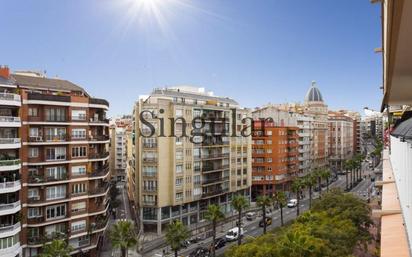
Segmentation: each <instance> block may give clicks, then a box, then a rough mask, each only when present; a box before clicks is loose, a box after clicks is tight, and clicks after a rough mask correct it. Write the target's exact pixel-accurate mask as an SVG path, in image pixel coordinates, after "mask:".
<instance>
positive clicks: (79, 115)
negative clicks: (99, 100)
mask: <svg viewBox="0 0 412 257" xmlns="http://www.w3.org/2000/svg"><path fill="white" fill-rule="evenodd" d="M72 120H86V110H72Z"/></svg>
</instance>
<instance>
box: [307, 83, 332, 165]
mask: <svg viewBox="0 0 412 257" xmlns="http://www.w3.org/2000/svg"><path fill="white" fill-rule="evenodd" d="M303 113H304V114H306V115H308V116H310V117H312V118H313V123H312V128H311V132H312V135H311V139H312V141H311V144H310V149H311V152H310V155H311V156H312V159H311V165H312V167H311V168H312V169H316V168H322V167H325V166H327V165H328V156H329V153H328V149H329V145H328V106H327V105H326V104H325V102H324V100H323V97H322V94H321V93H320V90H319V88H318V87H317V86H316V82H314V81H313V82H312V86H311V87H310V88H309V90H308V92H307V93H306V96H305V102H304V104H303Z"/></svg>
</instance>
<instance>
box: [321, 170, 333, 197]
mask: <svg viewBox="0 0 412 257" xmlns="http://www.w3.org/2000/svg"><path fill="white" fill-rule="evenodd" d="M320 177H321V178H322V179H324V180H326V191H327V192H329V179H330V177H331V174H330V170H329V169H326V168H325V169H322V170H320Z"/></svg>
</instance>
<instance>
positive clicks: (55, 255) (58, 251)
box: [40, 239, 73, 257]
mask: <svg viewBox="0 0 412 257" xmlns="http://www.w3.org/2000/svg"><path fill="white" fill-rule="evenodd" d="M71 251H73V247H72V246H71V245H68V244H67V243H66V241H64V240H58V239H55V240H53V241H52V242H51V244H44V245H43V251H42V253H41V254H40V257H70V256H71V255H70V252H71Z"/></svg>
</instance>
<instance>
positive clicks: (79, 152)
mask: <svg viewBox="0 0 412 257" xmlns="http://www.w3.org/2000/svg"><path fill="white" fill-rule="evenodd" d="M86 155H87V152H86V147H85V146H75V147H73V148H72V157H86Z"/></svg>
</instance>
